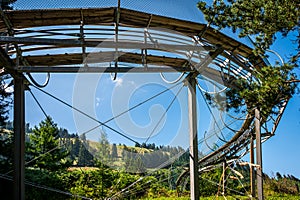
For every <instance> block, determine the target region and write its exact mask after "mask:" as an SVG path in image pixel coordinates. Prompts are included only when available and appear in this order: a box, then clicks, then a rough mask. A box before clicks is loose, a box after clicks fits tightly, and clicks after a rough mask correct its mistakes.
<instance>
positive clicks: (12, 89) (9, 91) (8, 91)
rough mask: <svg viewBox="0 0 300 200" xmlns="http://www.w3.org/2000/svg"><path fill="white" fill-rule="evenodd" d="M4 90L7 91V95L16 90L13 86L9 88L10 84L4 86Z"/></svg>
mask: <svg viewBox="0 0 300 200" xmlns="http://www.w3.org/2000/svg"><path fill="white" fill-rule="evenodd" d="M4 88H5V89H4V90H5V92H7V93H12V92H14V88H13V86H9V87H8V84H5V85H4Z"/></svg>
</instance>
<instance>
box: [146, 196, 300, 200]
mask: <svg viewBox="0 0 300 200" xmlns="http://www.w3.org/2000/svg"><path fill="white" fill-rule="evenodd" d="M237 199H239V200H246V199H250V198H249V197H243V196H226V198H224V197H220V196H219V197H215V196H212V197H201V198H200V200H237ZM299 199H300V196H292V195H278V196H270V197H265V200H299ZM142 200H190V198H189V197H159V198H144V199H142Z"/></svg>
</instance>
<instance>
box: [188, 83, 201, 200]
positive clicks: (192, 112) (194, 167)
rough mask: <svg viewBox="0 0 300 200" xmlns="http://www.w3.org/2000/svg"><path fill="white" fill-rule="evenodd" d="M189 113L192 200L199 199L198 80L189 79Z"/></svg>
mask: <svg viewBox="0 0 300 200" xmlns="http://www.w3.org/2000/svg"><path fill="white" fill-rule="evenodd" d="M188 81H189V83H188V111H189V138H190V191H191V200H198V199H199V175H198V136H197V106H196V103H197V102H196V80H195V79H194V78H193V77H189V78H188Z"/></svg>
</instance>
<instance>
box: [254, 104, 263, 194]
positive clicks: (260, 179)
mask: <svg viewBox="0 0 300 200" xmlns="http://www.w3.org/2000/svg"><path fill="white" fill-rule="evenodd" d="M260 130H261V128H260V111H259V110H258V109H257V108H256V109H255V133H256V164H257V165H258V167H257V168H256V174H257V175H256V176H257V177H256V178H257V197H258V199H259V200H263V199H264V195H263V170H262V169H263V168H262V167H263V166H262V148H261V132H260Z"/></svg>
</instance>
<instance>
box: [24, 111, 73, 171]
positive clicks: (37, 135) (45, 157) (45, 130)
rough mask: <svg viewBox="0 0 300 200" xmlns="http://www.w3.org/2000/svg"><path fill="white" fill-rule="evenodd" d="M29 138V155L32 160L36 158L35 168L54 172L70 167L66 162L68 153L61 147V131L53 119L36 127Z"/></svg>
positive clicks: (48, 119) (49, 118)
mask: <svg viewBox="0 0 300 200" xmlns="http://www.w3.org/2000/svg"><path fill="white" fill-rule="evenodd" d="M29 138H30V142H29V143H27V154H28V157H29V158H31V159H35V158H36V160H35V161H34V162H33V166H34V167H38V168H40V169H47V170H50V171H53V170H58V169H63V168H65V167H67V166H69V165H70V163H69V162H67V161H66V157H67V155H68V152H67V151H66V150H65V149H63V148H61V147H60V146H59V129H58V127H57V124H55V123H54V122H53V120H52V119H51V117H47V118H46V119H45V120H44V121H42V122H41V123H40V124H39V126H35V127H34V129H33V133H32V134H31V135H30V136H29Z"/></svg>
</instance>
